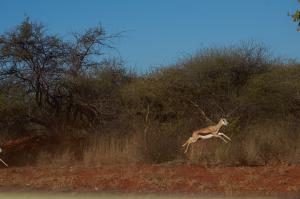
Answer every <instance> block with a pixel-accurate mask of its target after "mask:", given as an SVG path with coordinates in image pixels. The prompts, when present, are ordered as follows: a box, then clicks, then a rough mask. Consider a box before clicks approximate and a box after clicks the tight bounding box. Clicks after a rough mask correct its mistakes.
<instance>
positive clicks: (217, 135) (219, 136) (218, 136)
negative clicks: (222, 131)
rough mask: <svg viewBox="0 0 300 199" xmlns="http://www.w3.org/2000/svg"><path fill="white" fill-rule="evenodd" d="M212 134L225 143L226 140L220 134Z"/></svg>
mask: <svg viewBox="0 0 300 199" xmlns="http://www.w3.org/2000/svg"><path fill="white" fill-rule="evenodd" d="M214 136H215V137H217V138H220V139H221V140H223V141H224V142H225V143H228V141H227V140H225V139H224V138H223V137H222V136H221V135H219V134H216V135H214Z"/></svg>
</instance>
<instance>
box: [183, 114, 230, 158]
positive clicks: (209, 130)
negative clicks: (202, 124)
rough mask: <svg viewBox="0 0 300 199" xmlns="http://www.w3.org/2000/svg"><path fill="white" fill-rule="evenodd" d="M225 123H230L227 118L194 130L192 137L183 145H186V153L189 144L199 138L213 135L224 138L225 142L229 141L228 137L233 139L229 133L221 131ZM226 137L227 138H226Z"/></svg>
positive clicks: (207, 137)
mask: <svg viewBox="0 0 300 199" xmlns="http://www.w3.org/2000/svg"><path fill="white" fill-rule="evenodd" d="M223 125H224V126H227V125H228V122H227V120H226V119H225V118H221V119H220V121H219V122H218V124H216V125H212V126H208V127H206V128H202V129H199V130H196V131H194V132H193V134H192V137H190V138H189V139H188V140H187V141H186V142H185V143H184V144H183V145H182V147H185V146H186V149H185V151H184V153H186V152H187V151H188V148H189V145H190V144H192V143H195V142H196V141H197V140H198V139H209V138H212V137H217V138H220V139H222V140H223V141H224V142H225V143H227V142H228V141H227V140H226V139H228V140H229V141H231V139H230V138H229V137H228V136H227V135H225V134H224V133H222V132H220V131H219V130H220V128H221V127H222V126H223ZM224 138H226V139H224Z"/></svg>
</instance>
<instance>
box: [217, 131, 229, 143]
mask: <svg viewBox="0 0 300 199" xmlns="http://www.w3.org/2000/svg"><path fill="white" fill-rule="evenodd" d="M219 135H222V136H224V137H225V138H226V139H228V140H230V141H231V139H230V137H228V136H227V135H225V134H224V133H221V132H219Z"/></svg>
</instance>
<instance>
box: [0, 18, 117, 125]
mask: <svg viewBox="0 0 300 199" xmlns="http://www.w3.org/2000/svg"><path fill="white" fill-rule="evenodd" d="M116 36H118V35H107V34H106V33H105V31H104V29H103V28H102V27H95V28H90V29H88V30H87V31H85V32H84V33H82V34H79V33H75V34H73V35H71V39H70V40H64V39H62V38H60V37H59V36H57V35H49V34H47V33H46V31H45V28H44V26H43V25H42V24H40V23H34V22H31V21H30V20H29V19H28V18H27V19H25V20H24V21H23V22H22V23H21V24H20V25H19V26H17V27H16V28H15V29H14V30H12V31H9V32H6V33H4V34H2V35H0V84H1V86H3V85H9V86H10V87H12V86H16V87H18V88H19V89H21V90H22V91H23V92H24V96H25V97H24V98H26V99H27V101H28V102H29V101H30V102H33V106H34V107H36V109H35V110H34V111H35V113H33V111H32V110H30V111H28V114H27V115H26V118H24V119H26V120H30V122H36V123H39V124H42V125H44V126H48V127H49V126H53V122H54V121H55V122H59V121H61V117H66V120H70V121H72V122H74V120H76V119H77V115H81V118H83V117H85V118H86V121H87V123H90V121H96V120H99V119H101V118H100V117H101V114H102V113H101V110H102V109H99V107H97V106H95V105H93V104H91V103H88V102H89V98H88V95H90V94H87V96H86V100H85V103H82V102H83V101H84V100H81V101H80V100H78V98H76V97H75V96H76V95H77V94H76V92H77V93H78V87H77V88H74V87H72V86H71V85H74V84H72V82H76V81H78V80H79V79H84V78H90V76H91V74H90V73H91V72H93V71H95V69H98V68H101V67H102V65H103V63H101V55H103V52H104V51H103V49H104V48H105V47H111V46H110V45H109V43H110V41H111V39H112V38H113V37H116ZM90 82H91V81H90ZM88 91H90V90H86V92H88ZM91 92H94V91H93V90H92V91H91ZM6 95H7V96H9V95H14V93H12V92H10V93H9V94H6ZM22 100H24V99H22ZM70 113H71V114H70ZM72 113H76V114H74V115H76V116H75V117H72ZM45 116H46V117H47V118H46V119H45V118H43V117H45ZM45 121H46V122H45ZM55 122H54V123H55ZM49 124H51V125H49Z"/></svg>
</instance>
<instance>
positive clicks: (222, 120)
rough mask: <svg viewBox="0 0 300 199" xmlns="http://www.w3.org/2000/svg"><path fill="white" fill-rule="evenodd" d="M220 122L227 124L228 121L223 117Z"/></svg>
mask: <svg viewBox="0 0 300 199" xmlns="http://www.w3.org/2000/svg"><path fill="white" fill-rule="evenodd" d="M220 122H221V123H222V125H224V126H227V125H228V124H229V123H228V121H227V120H226V119H225V118H221V119H220Z"/></svg>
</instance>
